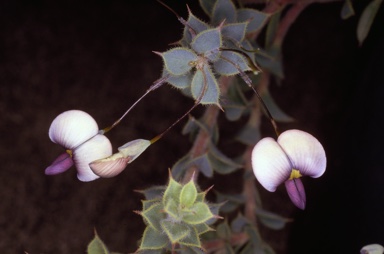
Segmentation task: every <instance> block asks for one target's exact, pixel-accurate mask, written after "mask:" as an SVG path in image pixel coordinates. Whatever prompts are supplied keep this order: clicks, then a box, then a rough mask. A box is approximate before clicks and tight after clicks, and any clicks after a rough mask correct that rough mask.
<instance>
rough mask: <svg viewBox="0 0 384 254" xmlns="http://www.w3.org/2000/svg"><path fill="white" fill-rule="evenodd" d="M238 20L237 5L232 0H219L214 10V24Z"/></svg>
mask: <svg viewBox="0 0 384 254" xmlns="http://www.w3.org/2000/svg"><path fill="white" fill-rule="evenodd" d="M224 20H225V22H226V23H234V22H236V7H235V5H234V4H233V3H232V1H231V0H217V1H216V3H215V5H214V6H213V10H212V20H211V22H212V24H214V25H216V26H217V25H219V24H220V23H221V22H223V21H224Z"/></svg>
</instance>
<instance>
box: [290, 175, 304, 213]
mask: <svg viewBox="0 0 384 254" xmlns="http://www.w3.org/2000/svg"><path fill="white" fill-rule="evenodd" d="M285 188H286V189H287V192H288V196H289V198H290V199H291V201H292V203H293V204H294V205H295V206H296V207H298V208H300V209H301V210H304V209H305V204H306V197H305V190H304V185H303V182H302V181H301V179H300V178H295V179H292V180H287V181H286V182H285Z"/></svg>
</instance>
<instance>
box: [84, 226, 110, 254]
mask: <svg viewBox="0 0 384 254" xmlns="http://www.w3.org/2000/svg"><path fill="white" fill-rule="evenodd" d="M87 253H88V254H109V251H108V248H107V246H106V245H105V244H104V242H103V241H102V240H101V239H100V237H99V236H98V235H97V233H96V231H95V237H94V238H93V240H92V241H91V242H90V243H89V244H88V247H87Z"/></svg>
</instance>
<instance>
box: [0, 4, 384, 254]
mask: <svg viewBox="0 0 384 254" xmlns="http://www.w3.org/2000/svg"><path fill="white" fill-rule="evenodd" d="M136 2H138V1H95V2H91V1H82V2H81V3H77V2H75V1H33V3H32V2H30V1H24V2H17V1H10V0H8V1H7V0H5V1H2V2H1V3H0V133H1V134H0V135H1V141H0V142H1V143H0V149H1V150H0V161H1V162H2V163H1V170H0V181H1V184H0V195H1V199H0V251H1V252H2V253H23V251H27V252H28V253H30V254H34V253H45V254H48V253H84V252H85V250H86V246H87V243H88V242H89V241H90V240H91V239H92V237H93V229H94V228H96V229H97V230H98V233H99V235H100V236H101V238H102V239H104V241H105V242H106V243H107V245H108V246H109V247H110V249H111V250H114V251H120V252H133V251H134V250H135V249H136V242H137V240H139V238H140V236H141V235H140V234H141V232H142V230H143V225H144V224H143V222H142V220H141V218H140V217H139V216H138V215H136V214H134V213H133V212H132V211H133V210H139V209H140V208H141V203H140V199H141V198H142V196H141V195H139V194H137V193H135V192H133V190H136V189H144V188H146V187H149V186H151V185H154V184H165V183H166V179H167V174H168V173H167V168H168V167H171V166H172V165H173V163H174V162H175V161H176V160H177V159H178V158H180V157H181V156H182V155H184V154H185V153H186V152H187V151H188V150H189V147H190V145H191V144H190V142H189V140H188V138H187V137H185V136H182V135H181V134H180V130H181V127H182V125H178V126H176V127H175V128H174V129H173V130H172V131H171V133H169V134H168V135H167V136H165V137H164V138H163V139H162V140H161V141H159V142H158V143H157V144H156V145H153V146H152V147H150V149H148V150H147V151H146V152H145V153H144V154H143V155H142V156H140V158H138V159H137V160H136V161H135V162H134V163H133V164H131V165H130V166H129V167H128V168H127V169H126V171H124V173H122V174H121V175H119V176H118V177H115V178H112V179H100V180H97V181H94V182H90V183H82V182H80V181H78V180H77V179H76V172H75V170H74V169H72V170H70V171H68V172H66V173H64V174H61V175H58V176H45V175H44V169H45V167H46V166H48V165H49V164H50V163H51V162H52V160H53V159H54V158H55V157H56V156H57V155H58V154H59V153H61V152H62V149H61V148H60V147H59V146H57V145H54V144H53V143H51V141H50V140H49V138H48V128H49V125H50V123H51V121H52V120H53V119H54V117H55V116H56V115H58V114H59V113H61V112H63V111H65V110H69V109H81V110H84V111H86V112H88V113H90V114H91V115H92V116H93V117H94V118H95V119H96V121H97V122H98V124H99V126H100V127H105V126H107V125H110V124H111V123H112V122H114V120H116V118H118V117H119V116H120V115H121V114H122V113H123V112H124V111H125V109H126V108H127V107H129V106H130V105H131V104H132V103H133V102H134V101H135V100H136V99H137V98H138V97H139V96H140V95H141V94H143V93H144V92H145V90H146V89H147V88H148V87H149V85H150V84H151V83H152V82H153V81H154V80H156V79H157V78H158V77H159V76H160V72H161V67H162V62H161V59H160V58H159V57H158V56H156V55H155V54H153V53H152V52H151V51H153V50H155V51H160V52H161V51H165V50H166V49H167V48H169V46H168V44H169V43H170V42H174V41H177V40H178V39H179V36H180V32H181V25H180V24H179V23H178V21H177V20H176V18H175V17H174V16H173V15H172V14H171V13H170V12H169V11H167V10H165V9H164V8H163V7H161V6H160V5H159V4H158V3H156V2H155V1H140V3H136ZM196 2H197V1H187V2H184V1H177V2H176V1H171V2H168V4H170V5H171V6H172V7H174V8H175V9H176V10H178V11H179V13H180V15H182V16H184V17H186V13H187V12H186V8H185V3H188V4H189V5H190V7H191V9H192V11H194V12H196V13H201V11H200V10H199V8H198V5H197V3H196ZM367 2H368V1H367ZM367 2H366V1H359V3H358V4H359V5H357V6H356V11H357V15H358V16H359V15H360V14H361V11H362V9H363V7H364V6H365V5H366V3H367ZM340 10H341V3H330V4H323V5H320V4H314V5H312V6H311V7H309V8H308V9H307V10H305V11H304V13H303V14H302V15H301V16H300V17H299V18H298V20H297V22H296V23H295V24H294V25H293V27H292V29H291V30H290V32H289V34H288V36H287V38H286V41H285V45H284V48H283V53H284V65H285V75H286V78H285V80H284V81H283V82H282V86H277V85H276V84H273V85H272V91H273V95H274V97H275V99H276V101H277V102H278V104H279V105H280V106H281V108H283V109H284V111H285V112H287V113H288V114H289V115H290V116H292V117H294V118H295V119H296V121H295V122H294V123H291V124H286V125H282V126H281V127H282V129H288V128H299V129H302V130H305V131H308V132H310V133H312V134H313V135H314V136H316V137H317V138H318V139H319V140H320V141H321V142H322V143H323V145H324V147H325V149H326V152H327V156H328V167H327V171H326V173H325V175H324V176H323V177H321V178H319V179H304V184H305V187H306V190H307V198H308V201H307V209H306V210H305V211H298V210H296V209H295V208H294V207H293V206H292V205H291V203H290V202H289V200H288V197H287V195H286V194H285V192H284V188H280V189H279V191H278V192H276V193H267V192H266V191H264V190H262V189H260V191H261V193H262V195H263V200H264V203H265V205H266V207H269V208H270V209H272V210H273V211H274V212H277V213H280V214H283V215H286V216H289V217H293V218H294V222H293V223H291V224H290V225H289V226H288V227H287V228H286V229H285V230H283V231H268V230H265V231H263V232H265V234H264V237H265V238H266V239H267V241H268V242H270V243H271V244H272V245H273V246H274V248H275V249H276V250H277V251H278V253H358V251H359V249H360V248H361V247H362V246H363V245H366V244H369V243H375V242H376V243H381V244H384V219H383V215H384V205H383V201H384V169H383V167H384V166H383V165H384V156H383V155H382V154H383V148H382V143H383V141H384V138H383V133H382V130H383V127H384V126H383V118H384V113H383V109H384V105H383V102H384V91H383V85H384V76H383V75H384V68H383V66H384V51H383V50H384V48H383V47H384V39H383V38H384V37H383V29H382V27H380V26H382V24H383V23H384V22H383V17H384V15H383V8H381V10H380V12H379V16H378V18H377V19H376V21H375V24H374V26H373V29H372V31H371V33H370V35H369V37H368V39H367V41H366V42H365V43H364V45H363V47H358V43H357V40H356V32H355V31H356V25H357V17H356V16H355V17H353V18H351V19H349V20H346V21H343V20H342V19H341V18H340ZM191 105H192V101H191V100H189V99H186V98H185V97H184V96H183V95H181V94H180V93H179V92H178V91H176V90H175V89H172V88H170V87H169V86H167V87H162V88H160V89H159V90H158V91H156V92H155V93H153V94H150V95H149V96H148V97H147V98H146V99H145V100H144V101H142V102H141V103H140V104H139V105H138V106H137V107H136V108H135V109H134V110H133V111H132V112H131V113H130V114H129V115H128V117H127V118H126V119H125V120H124V121H123V122H122V123H121V125H120V126H119V127H117V128H116V129H114V131H112V132H111V133H109V134H108V137H109V138H110V139H111V141H112V143H113V145H114V147H118V146H120V145H122V144H123V143H125V142H127V141H129V140H132V139H137V138H146V139H150V138H152V137H154V136H155V135H156V134H158V133H160V132H161V131H163V130H164V129H165V128H166V127H167V126H169V125H170V124H171V123H172V122H173V121H174V120H175V119H176V118H177V117H178V116H180V115H181V114H182V113H184V112H185V111H186V110H187V108H189V107H190V106H191ZM202 109H203V108H200V109H198V110H197V111H195V112H194V114H195V115H199V114H200V113H201V111H202ZM228 128H230V127H228ZM217 179H223V180H222V181H223V184H224V185H228V184H229V183H231V184H233V182H229V181H226V180H225V178H217ZM216 181H217V180H216ZM216 184H218V183H216ZM240 188H241V186H240Z"/></svg>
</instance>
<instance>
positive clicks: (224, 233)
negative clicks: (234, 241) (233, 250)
mask: <svg viewBox="0 0 384 254" xmlns="http://www.w3.org/2000/svg"><path fill="white" fill-rule="evenodd" d="M216 233H217V235H218V236H219V237H220V238H221V239H228V240H229V239H230V238H231V235H232V232H231V229H230V227H229V225H228V222H227V221H224V222H222V223H220V224H219V225H217V226H216Z"/></svg>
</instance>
